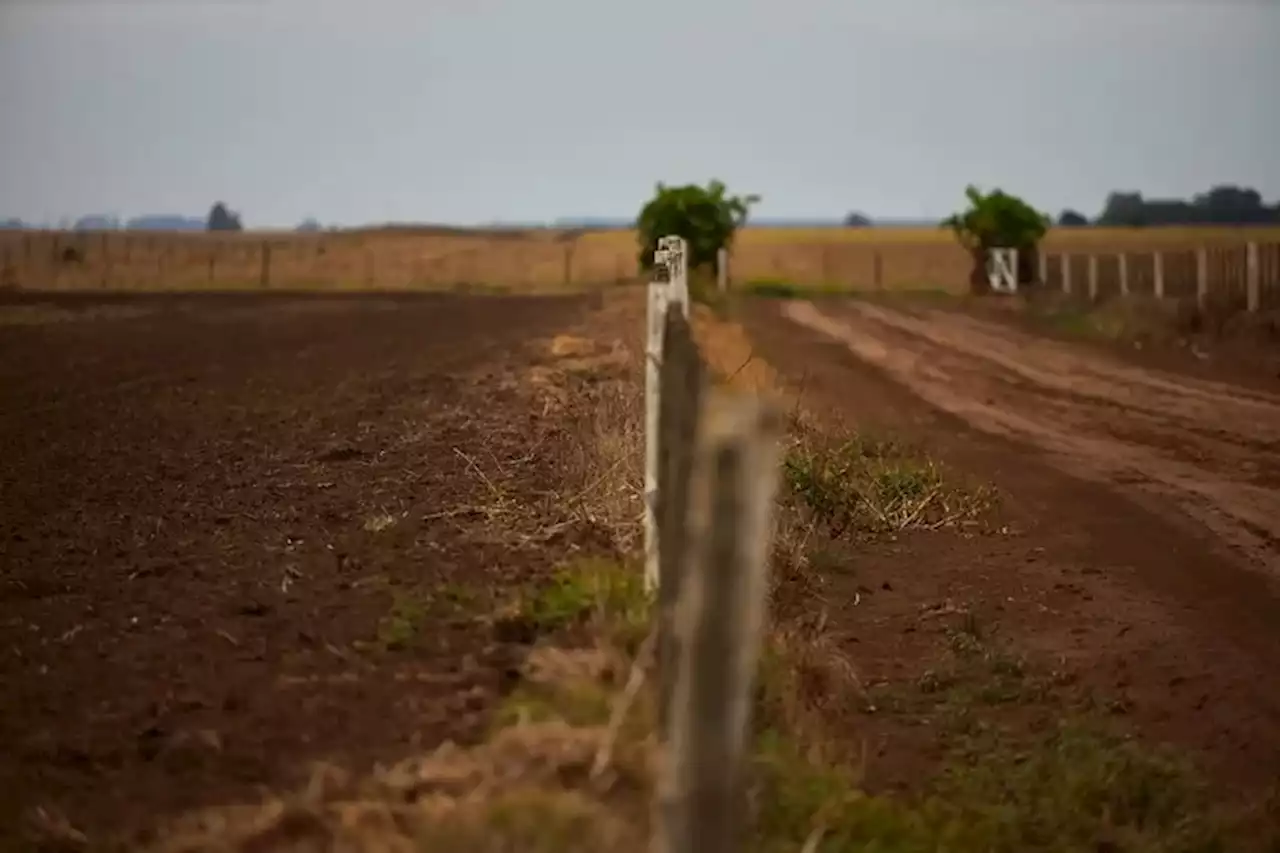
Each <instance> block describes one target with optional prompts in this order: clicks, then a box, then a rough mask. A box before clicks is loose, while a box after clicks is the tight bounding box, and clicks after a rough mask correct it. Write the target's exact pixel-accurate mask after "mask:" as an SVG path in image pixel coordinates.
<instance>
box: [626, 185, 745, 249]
mask: <svg viewBox="0 0 1280 853" xmlns="http://www.w3.org/2000/svg"><path fill="white" fill-rule="evenodd" d="M759 201H760V196H758V195H745V196H736V195H735V196H731V195H729V194H728V191H727V188H726V187H725V185H724V183H722V182H721V181H718V180H713V181H711V182H710V183H708V184H707V185H706V186H705V187H700V186H698V185H697V184H686V185H684V186H676V187H669V186H666V185H665V184H662V183H659V184H658V185H657V187H656V188H655V190H654V194H653V198H651V199H650V200H649V201H648V203H646V204H645V206H644V208H643V209H641V211H640V216H639V218H638V219H637V221H636V228H637V231H638V232H639V242H640V266H641V268H642V269H645V270H649V269H652V268H653V253H654V251H655V250H656V249H657V248H658V238H660V237H666V236H668V235H672V234H676V235H679V236H681V237H683V238H684V239H685V241H686V242H687V243H688V244H689V255H690V257H689V260H688V263H689V267H690V268H691V269H692V268H697V267H701V266H710V267H713V268H714V266H715V263H716V255H717V253H718V251H719V250H720V249H721V248H727V247H728V246H729V245H730V244H731V243H732V242H733V235H734V233H735V232H736V231H737V230H738V229H739V228H741V227H742V226H743V225H744V224H746V221H747V215H748V213H749V212H750V210H751V206H752V205H753V204H756V203H757V202H759Z"/></svg>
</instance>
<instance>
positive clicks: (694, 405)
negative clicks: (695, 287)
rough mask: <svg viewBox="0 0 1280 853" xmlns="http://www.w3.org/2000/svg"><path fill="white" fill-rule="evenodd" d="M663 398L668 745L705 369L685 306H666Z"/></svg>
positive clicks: (662, 608)
mask: <svg viewBox="0 0 1280 853" xmlns="http://www.w3.org/2000/svg"><path fill="white" fill-rule="evenodd" d="M665 320H666V325H665V328H664V330H663V339H662V363H661V364H660V365H659V383H658V384H659V387H660V388H661V389H662V393H661V394H660V395H659V399H658V484H657V487H658V488H657V506H656V515H657V529H658V533H659V536H658V602H657V603H658V635H657V641H658V643H657V652H658V731H659V733H660V736H661V737H662V738H663V740H664V742H665V738H666V735H667V732H668V720H667V712H668V710H669V707H670V703H671V696H672V693H673V691H674V677H675V672H676V661H677V654H678V648H679V642H678V640H677V638H676V635H675V617H676V607H677V603H678V601H679V596H680V589H681V585H682V584H681V581H682V578H683V576H684V572H683V567H684V560H685V555H686V552H687V550H688V538H687V533H688V526H687V525H688V515H689V483H690V477H691V476H692V471H693V448H694V444H695V442H696V440H697V429H698V413H699V406H700V405H701V401H702V388H703V381H704V376H703V374H704V370H703V366H702V357H701V355H700V354H699V352H698V346H697V344H696V343H695V342H694V340H693V333H692V330H691V329H690V327H689V320H688V318H687V317H686V316H685V313H684V311H683V309H682V307H681V306H680V305H678V304H675V303H670V304H668V305H667V310H666V318H665Z"/></svg>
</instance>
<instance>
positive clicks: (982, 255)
mask: <svg viewBox="0 0 1280 853" xmlns="http://www.w3.org/2000/svg"><path fill="white" fill-rule="evenodd" d="M965 198H966V199H968V201H969V207H968V208H967V209H965V210H963V211H961V212H959V213H956V214H953V215H952V216H949V217H947V219H945V220H943V222H942V226H943V227H944V228H950V229H951V230H952V231H954V232H955V235H956V238H957V239H958V240H959V241H960V243H961V245H963V246H964V247H965V248H966V249H968V250H969V253H970V254H971V255H972V257H973V269H972V271H971V273H970V276H969V284H970V286H971V287H973V289H975V290H979V291H981V290H984V289H985V288H986V287H987V286H988V281H987V274H986V269H987V251H988V250H990V249H995V248H1006V249H1017V250H1018V282H1019V283H1020V284H1021V283H1028V282H1032V281H1034V280H1035V269H1036V246H1037V244H1038V243H1039V242H1040V240H1041V238H1042V237H1044V235H1045V232H1046V231H1047V230H1048V228H1049V221H1050V220H1049V217H1048V216H1046V215H1045V214H1043V213H1041V212H1040V211H1038V210H1036V209H1035V208H1034V207H1032V206H1031V205H1029V204H1027V203H1026V202H1025V201H1023V200H1022V199H1020V198H1018V197H1017V196H1014V195H1009V194H1008V193H1006V192H1004V191H1003V190H999V189H996V190H992V191H991V192H988V193H984V192H982V191H981V190H979V189H978V188H977V187H975V186H972V185H970V186H969V187H968V188H966V189H965Z"/></svg>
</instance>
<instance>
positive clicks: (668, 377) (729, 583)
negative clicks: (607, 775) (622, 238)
mask: <svg viewBox="0 0 1280 853" xmlns="http://www.w3.org/2000/svg"><path fill="white" fill-rule="evenodd" d="M687 258H688V255H687V248H686V246H685V244H684V241H683V240H680V239H679V238H678V237H668V238H663V239H662V240H661V241H659V248H658V252H657V254H656V255H655V258H654V261H655V274H654V277H653V280H652V281H651V282H650V285H649V294H648V296H649V300H648V311H649V316H648V333H649V337H648V342H647V346H646V440H645V448H646V460H645V501H646V506H645V518H646V528H645V534H646V537H645V549H646V550H645V573H646V574H645V579H646V584H647V586H648V588H649V589H650V590H651V591H653V590H654V588H655V587H656V592H657V598H658V614H657V640H658V693H659V697H658V698H659V702H660V706H659V712H658V713H659V726H658V735H659V742H660V744H661V746H662V747H663V753H662V758H663V761H662V765H661V769H660V771H659V774H658V780H657V786H656V790H655V801H654V806H655V817H656V821H655V827H654V849H655V850H656V851H659V853H730V851H737V850H739V849H740V848H741V843H742V841H743V840H744V835H743V833H744V830H745V828H746V825H747V815H746V806H747V801H746V796H745V793H746V792H745V788H744V786H743V781H744V776H743V772H742V768H743V753H744V750H745V747H746V743H747V732H748V731H749V722H750V711H751V704H752V698H753V696H754V689H753V688H754V682H755V674H756V667H757V664H758V662H759V654H760V644H761V638H762V636H763V633H764V622H765V611H766V603H767V593H768V554H769V541H770V537H771V533H772V521H773V510H774V496H775V492H776V490H777V484H778V479H779V469H780V456H781V452H782V448H781V440H780V439H781V432H782V418H781V416H780V414H779V413H778V412H777V411H776V410H775V409H774V408H773V407H771V406H769V405H767V404H766V403H764V402H763V401H762V400H760V399H759V398H758V397H757V396H756V395H754V394H743V393H734V392H731V391H726V390H717V391H715V392H712V393H711V394H710V395H709V397H708V399H707V400H706V402H705V403H704V401H703V397H704V396H707V395H706V394H704V389H705V385H706V381H705V380H706V367H705V365H704V364H703V362H702V357H701V354H700V353H699V352H698V348H697V344H696V342H695V341H694V339H693V333H692V329H691V327H690V323H689V296H688V280H687Z"/></svg>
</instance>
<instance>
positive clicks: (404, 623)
mask: <svg viewBox="0 0 1280 853" xmlns="http://www.w3.org/2000/svg"><path fill="white" fill-rule="evenodd" d="M429 615H430V607H429V606H428V603H427V602H426V601H425V600H424V599H423V598H421V597H420V596H417V595H414V594H412V593H404V592H397V593H396V594H395V596H394V597H393V599H392V601H391V611H390V612H389V613H387V615H385V616H383V617H382V619H380V620H379V621H378V644H379V645H380V646H381V647H382V648H383V649H384V650H386V651H400V650H403V649H407V648H410V647H411V646H413V644H414V643H415V642H416V641H417V639H418V637H419V636H420V635H421V632H422V629H423V627H424V626H425V625H426V622H427V617H428V616H429Z"/></svg>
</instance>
